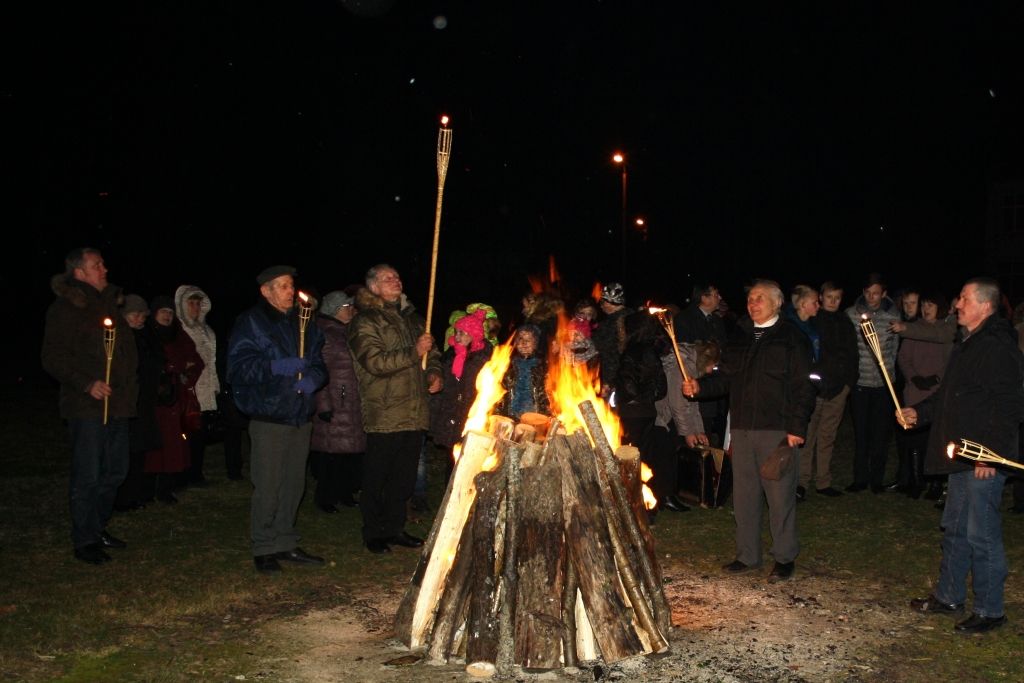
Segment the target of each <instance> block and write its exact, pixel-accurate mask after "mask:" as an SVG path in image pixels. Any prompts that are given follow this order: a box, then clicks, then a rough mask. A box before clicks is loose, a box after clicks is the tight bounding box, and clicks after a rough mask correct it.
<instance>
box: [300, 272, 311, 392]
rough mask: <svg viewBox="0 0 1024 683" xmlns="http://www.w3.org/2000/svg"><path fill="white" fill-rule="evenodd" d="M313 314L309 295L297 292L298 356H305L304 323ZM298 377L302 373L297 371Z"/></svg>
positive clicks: (306, 322) (307, 322)
mask: <svg viewBox="0 0 1024 683" xmlns="http://www.w3.org/2000/svg"><path fill="white" fill-rule="evenodd" d="M312 314H313V305H312V304H311V303H310V302H309V295H308V294H306V293H305V292H299V358H305V356H306V325H308V324H309V318H310V316H311V315H312ZM299 379H302V373H301V372H300V373H299Z"/></svg>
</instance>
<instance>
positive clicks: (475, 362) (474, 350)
mask: <svg viewBox="0 0 1024 683" xmlns="http://www.w3.org/2000/svg"><path fill="white" fill-rule="evenodd" d="M485 317H486V311H484V310H482V309H478V310H476V311H474V312H473V313H470V314H469V315H466V316H463V317H462V318H459V319H458V320H457V321H455V334H453V335H452V337H451V338H449V339H448V345H449V348H448V350H447V351H445V353H444V356H443V357H442V359H441V360H442V364H443V368H444V369H443V372H442V377H443V378H444V388H443V389H442V390H441V391H440V392H439V393H437V394H435V395H434V396H433V397H432V403H431V407H430V436H431V438H432V439H433V441H434V443H435V444H437V445H438V446H441V447H442V448H444V449H446V450H447V451H448V452H449V453H450V452H451V449H452V446H454V445H455V443H456V442H458V441H459V440H461V439H462V430H463V429H464V428H465V426H466V418H467V417H468V415H469V409H470V407H472V405H473V400H474V399H475V398H476V376H477V373H479V372H480V369H481V368H482V367H483V366H484V363H486V362H487V361H488V360H490V358H491V349H492V347H491V345H490V344H488V343H487V341H486V339H485V336H484V318H485Z"/></svg>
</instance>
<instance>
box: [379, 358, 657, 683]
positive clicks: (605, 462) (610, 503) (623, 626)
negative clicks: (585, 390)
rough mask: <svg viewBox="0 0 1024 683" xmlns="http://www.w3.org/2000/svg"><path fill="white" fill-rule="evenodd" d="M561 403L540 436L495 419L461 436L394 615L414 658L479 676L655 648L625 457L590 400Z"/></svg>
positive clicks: (641, 517)
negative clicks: (420, 655) (564, 410)
mask: <svg viewBox="0 0 1024 683" xmlns="http://www.w3.org/2000/svg"><path fill="white" fill-rule="evenodd" d="M498 372H499V374H498V377H499V378H500V373H501V372H503V369H499V370H498ZM481 374H484V373H481ZM488 382H492V383H493V378H486V377H485V378H484V379H483V380H482V381H481V379H480V378H478V382H477V386H478V389H480V388H481V387H482V386H483V385H484V384H486V383H488ZM478 400H480V399H478ZM484 400H486V399H484ZM575 407H576V408H578V411H579V413H578V414H577V413H576V410H572V411H571V412H572V413H573V415H576V416H577V417H578V415H581V416H582V420H581V421H580V420H578V419H575V418H574V419H570V420H569V423H570V424H565V423H564V422H560V421H559V419H552V420H551V422H550V424H549V425H546V426H547V430H546V431H547V433H544V432H545V425H542V426H541V427H540V428H539V429H537V428H535V427H534V426H533V425H528V424H519V425H516V424H514V423H513V421H512V420H509V419H508V418H503V417H489V418H488V419H487V420H486V422H485V423H484V424H485V426H486V428H485V429H469V430H468V431H467V433H466V438H465V441H464V444H463V448H462V451H461V454H460V455H459V458H458V460H457V462H456V465H455V469H454V471H453V473H452V476H451V478H450V479H449V482H448V489H447V491H446V493H445V497H444V501H443V502H442V504H441V508H440V511H439V513H438V516H437V519H436V520H435V522H434V526H433V528H432V529H431V532H430V534H429V536H428V538H427V542H426V543H425V545H424V549H423V553H422V555H421V557H420V560H419V564H418V566H417V568H416V571H415V573H414V574H413V577H412V579H411V581H410V584H409V587H408V590H407V591H406V594H405V596H404V598H403V600H402V603H401V606H400V608H399V611H398V615H397V617H396V624H395V631H396V634H397V635H398V637H399V638H400V639H401V640H402V641H403V642H404V643H405V644H406V645H407V646H409V647H410V648H412V649H414V650H425V652H426V660H427V661H428V662H430V663H436V664H443V663H448V662H450V661H453V660H462V661H465V663H466V670H467V671H468V672H469V673H471V674H474V675H479V676H487V675H491V674H494V673H496V672H498V673H509V672H511V671H512V668H513V667H514V666H518V667H522V668H523V669H526V670H549V669H556V668H560V667H571V666H576V665H577V663H578V662H579V661H581V660H594V659H597V658H598V657H600V658H602V659H603V660H604V661H605V662H606V663H612V662H615V661H618V660H620V659H623V658H626V657H630V656H635V655H641V654H650V653H663V652H666V651H667V650H668V647H669V646H668V641H667V639H666V634H667V633H668V629H669V628H670V626H671V622H670V613H669V607H668V604H667V601H666V599H665V595H664V592H663V590H662V581H661V572H660V569H659V567H658V563H657V560H656V558H655V552H654V542H653V538H652V536H651V533H650V528H649V526H648V523H647V512H646V508H645V504H644V501H643V498H642V494H641V489H642V487H643V484H642V482H641V480H640V476H641V473H640V460H639V453H638V451H637V450H636V449H635V448H633V447H632V446H620V447H619V448H617V449H616V450H615V451H613V449H612V446H611V444H610V442H609V439H608V437H607V435H606V433H605V430H606V428H607V425H606V424H604V422H603V421H602V419H601V418H600V417H599V416H598V412H597V411H596V410H595V407H594V403H593V402H592V401H590V400H583V401H582V402H579V403H577V404H576V406H575ZM471 422H472V418H471ZM580 422H581V423H582V424H578V423H580ZM573 423H577V424H576V425H575V428H574V429H572V427H573V426H574V425H573ZM584 427H585V429H584ZM570 429H571V431H570Z"/></svg>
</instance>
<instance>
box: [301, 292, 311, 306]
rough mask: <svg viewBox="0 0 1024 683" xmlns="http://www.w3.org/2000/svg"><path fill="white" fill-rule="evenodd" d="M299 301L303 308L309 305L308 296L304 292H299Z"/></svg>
mask: <svg viewBox="0 0 1024 683" xmlns="http://www.w3.org/2000/svg"><path fill="white" fill-rule="evenodd" d="M299 300H300V301H301V302H302V305H303V306H308V305H309V295H308V294H306V293H305V292H299Z"/></svg>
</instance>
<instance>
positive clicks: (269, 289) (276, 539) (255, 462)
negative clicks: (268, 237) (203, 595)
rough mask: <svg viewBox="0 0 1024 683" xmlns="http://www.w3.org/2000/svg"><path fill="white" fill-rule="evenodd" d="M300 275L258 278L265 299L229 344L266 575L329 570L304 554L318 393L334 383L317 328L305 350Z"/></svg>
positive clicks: (275, 270)
mask: <svg viewBox="0 0 1024 683" xmlns="http://www.w3.org/2000/svg"><path fill="white" fill-rule="evenodd" d="M294 275H295V269H294V268H292V267H291V266H271V267H270V268H266V269H265V270H263V272H261V273H260V274H259V275H258V276H257V277H256V282H257V283H258V284H259V286H260V294H261V295H262V297H263V299H262V300H261V301H260V302H259V303H257V304H256V305H255V306H253V307H252V308H250V309H249V310H248V311H246V312H244V313H242V315H240V316H238V320H236V321H235V326H234V329H233V330H232V331H231V339H230V341H229V342H228V381H229V382H230V383H231V386H232V388H233V390H234V394H235V402H236V404H237V405H238V409H239V410H241V411H242V412H243V413H245V414H246V415H247V416H248V417H249V437H250V439H251V440H252V451H251V454H250V458H251V461H252V462H251V465H250V469H251V475H252V484H253V492H252V554H253V562H254V563H255V565H256V570H257V571H259V572H261V573H264V574H270V573H274V572H279V571H281V564H280V563H279V562H278V560H286V561H288V562H295V563H298V564H307V565H310V564H312V565H322V564H323V563H324V561H323V558H321V557H316V556H314V555H310V554H309V553H307V552H305V551H304V550H303V549H302V548H300V547H298V542H299V534H298V533H297V532H296V530H295V516H296V513H297V512H298V509H299V502H301V500H302V494H303V491H305V488H306V459H307V457H308V456H309V439H310V435H311V434H312V431H313V424H312V422H311V421H310V418H311V416H312V415H313V411H314V410H315V408H316V403H315V400H316V399H315V397H314V393H315V392H316V390H317V389H318V388H320V387H321V386H323V385H324V384H325V383H326V382H327V368H326V366H325V365H324V361H323V356H322V349H323V345H324V336H323V333H322V332H321V331H320V328H319V327H317V326H316V325H307V326H306V331H305V340H304V347H303V349H302V350H301V351H300V348H299V339H300V336H301V335H300V334H299V325H300V320H299V310H298V308H297V307H296V306H295V305H294V304H295V282H294V279H293V277H294Z"/></svg>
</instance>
